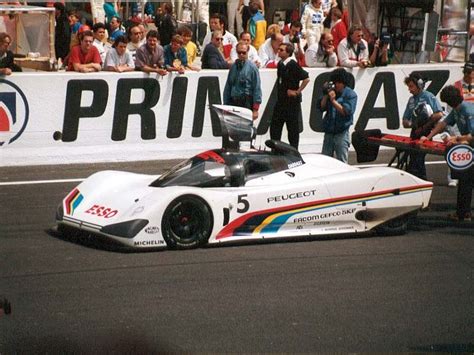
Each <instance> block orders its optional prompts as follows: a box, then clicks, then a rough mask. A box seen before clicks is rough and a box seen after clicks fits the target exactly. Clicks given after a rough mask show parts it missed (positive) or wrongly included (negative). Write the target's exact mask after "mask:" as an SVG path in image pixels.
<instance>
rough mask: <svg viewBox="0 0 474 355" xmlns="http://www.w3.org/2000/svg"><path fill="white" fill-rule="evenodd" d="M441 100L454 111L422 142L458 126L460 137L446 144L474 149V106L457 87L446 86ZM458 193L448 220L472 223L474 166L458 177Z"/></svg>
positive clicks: (455, 137) (453, 138)
mask: <svg viewBox="0 0 474 355" xmlns="http://www.w3.org/2000/svg"><path fill="white" fill-rule="evenodd" d="M440 96H441V100H442V101H443V102H446V103H447V104H448V105H449V106H451V107H452V108H453V109H452V110H451V112H450V113H449V114H448V115H447V116H446V117H445V118H444V119H443V120H441V121H440V122H438V124H437V125H436V126H435V127H434V128H433V129H432V130H431V132H430V133H429V134H428V135H427V136H426V137H421V139H420V141H425V140H428V139H432V138H433V137H434V136H435V135H437V134H438V133H441V132H443V131H444V130H445V129H446V126H454V125H456V124H457V126H458V129H459V132H460V135H458V136H454V137H450V138H447V139H446V140H445V142H446V143H447V145H448V146H450V145H454V144H468V145H470V146H471V147H473V148H474V104H473V103H470V102H466V101H463V97H462V95H461V93H460V92H459V89H457V88H456V87H455V86H453V85H450V86H446V87H445V88H444V89H443V90H441V94H440ZM453 175H454V174H453ZM458 177H459V183H458V192H457V204H456V214H455V215H449V216H448V218H450V219H451V220H454V221H470V220H471V218H472V216H471V201H472V190H473V187H474V165H471V167H470V168H469V169H468V170H467V171H464V172H463V173H461V174H459V175H458Z"/></svg>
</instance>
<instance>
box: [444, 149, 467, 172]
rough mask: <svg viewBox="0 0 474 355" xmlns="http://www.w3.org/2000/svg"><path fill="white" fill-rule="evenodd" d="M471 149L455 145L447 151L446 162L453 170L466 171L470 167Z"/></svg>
mask: <svg viewBox="0 0 474 355" xmlns="http://www.w3.org/2000/svg"><path fill="white" fill-rule="evenodd" d="M472 156H473V149H472V148H471V147H470V146H468V145H466V144H461V145H456V146H454V147H453V148H451V149H450V150H449V151H448V154H447V155H446V162H447V163H448V165H449V167H450V168H451V169H454V170H466V169H469V168H470V167H471V165H472Z"/></svg>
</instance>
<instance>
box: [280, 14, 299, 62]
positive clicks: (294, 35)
mask: <svg viewBox="0 0 474 355" xmlns="http://www.w3.org/2000/svg"><path fill="white" fill-rule="evenodd" d="M302 27H303V25H302V24H301V22H300V21H299V20H295V21H292V22H291V25H290V31H289V33H288V34H287V35H285V37H284V38H283V42H284V43H293V46H294V47H295V52H294V55H295V57H296V60H297V61H298V64H300V65H303V63H304V49H303V47H304V44H303V45H302V43H301V28H302Z"/></svg>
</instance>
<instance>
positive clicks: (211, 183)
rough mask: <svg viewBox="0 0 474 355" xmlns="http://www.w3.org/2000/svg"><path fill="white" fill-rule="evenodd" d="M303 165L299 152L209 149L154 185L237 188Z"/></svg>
mask: <svg viewBox="0 0 474 355" xmlns="http://www.w3.org/2000/svg"><path fill="white" fill-rule="evenodd" d="M302 164H304V162H303V160H302V159H301V156H300V155H299V154H281V152H278V151H277V152H275V151H273V152H272V151H257V150H256V151H227V150H223V149H216V150H209V151H207V152H204V153H201V154H198V155H196V156H194V157H192V158H191V159H188V160H185V161H183V162H182V163H180V164H178V165H176V166H175V167H174V168H172V169H171V170H170V171H168V172H166V173H165V174H163V175H161V176H160V177H159V178H158V179H157V180H155V181H154V182H153V183H152V184H151V186H153V187H167V186H195V187H238V186H244V185H245V183H246V182H247V181H250V180H252V179H256V178H259V177H262V176H266V175H270V174H273V173H276V172H279V171H283V170H287V169H289V168H292V167H295V166H298V165H302Z"/></svg>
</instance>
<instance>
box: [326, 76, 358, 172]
mask: <svg viewBox="0 0 474 355" xmlns="http://www.w3.org/2000/svg"><path fill="white" fill-rule="evenodd" d="M330 78H331V82H332V83H333V86H332V85H330V83H326V84H325V85H326V90H325V93H324V95H323V97H322V98H321V99H320V100H319V108H320V109H321V111H323V112H326V114H325V115H324V118H323V130H324V141H323V148H322V153H323V154H324V155H327V156H330V157H332V156H334V154H336V159H338V160H340V161H342V162H343V163H346V164H347V161H348V157H349V146H350V145H351V141H350V136H349V127H350V126H351V125H352V124H353V123H354V113H355V110H356V105H357V94H356V93H355V91H354V90H352V89H351V88H350V87H348V84H349V74H348V73H347V72H346V70H345V69H344V68H337V69H335V70H333V71H332V73H331V77H330Z"/></svg>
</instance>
